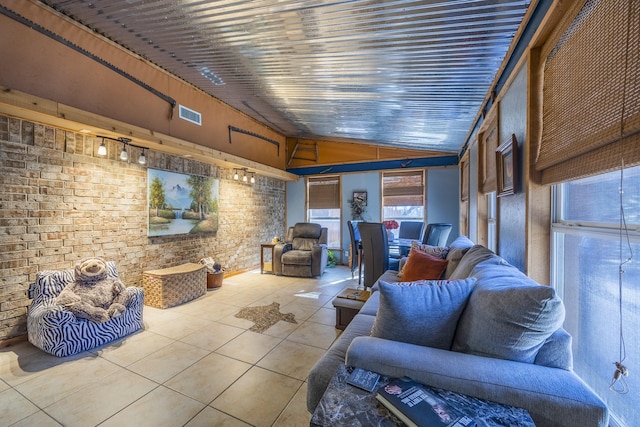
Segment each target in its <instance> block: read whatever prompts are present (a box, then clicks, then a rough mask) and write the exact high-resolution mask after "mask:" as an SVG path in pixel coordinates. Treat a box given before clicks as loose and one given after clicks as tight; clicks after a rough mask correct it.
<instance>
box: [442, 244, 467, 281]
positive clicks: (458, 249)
mask: <svg viewBox="0 0 640 427" xmlns="http://www.w3.org/2000/svg"><path fill="white" fill-rule="evenodd" d="M471 247H473V242H472V241H471V240H469V239H468V238H467V237H465V236H458V237H457V238H456V239H455V240H454V241H453V242H451V244H450V245H449V250H448V251H447V256H446V258H445V259H446V260H447V261H449V263H448V264H447V270H446V271H445V273H444V277H445V278H447V279H448V278H449V277H450V276H451V274H452V273H453V272H454V271H455V269H456V267H457V266H458V263H460V260H461V259H462V257H463V256H464V254H466V253H467V251H469V249H471Z"/></svg>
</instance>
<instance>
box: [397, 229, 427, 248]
mask: <svg viewBox="0 0 640 427" xmlns="http://www.w3.org/2000/svg"><path fill="white" fill-rule="evenodd" d="M423 229H424V222H422V221H402V222H401V223H400V229H399V230H398V238H399V239H411V240H420V239H421V238H422V230H423ZM398 252H399V255H400V256H406V255H407V254H408V253H409V249H408V248H398Z"/></svg>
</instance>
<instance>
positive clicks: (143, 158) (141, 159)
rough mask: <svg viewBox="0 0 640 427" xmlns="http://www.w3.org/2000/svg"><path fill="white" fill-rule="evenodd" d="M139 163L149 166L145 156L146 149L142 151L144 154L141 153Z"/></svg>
mask: <svg viewBox="0 0 640 427" xmlns="http://www.w3.org/2000/svg"><path fill="white" fill-rule="evenodd" d="M138 163H140V164H141V165H146V164H147V158H146V157H145V156H144V148H143V149H142V152H141V153H140V157H138Z"/></svg>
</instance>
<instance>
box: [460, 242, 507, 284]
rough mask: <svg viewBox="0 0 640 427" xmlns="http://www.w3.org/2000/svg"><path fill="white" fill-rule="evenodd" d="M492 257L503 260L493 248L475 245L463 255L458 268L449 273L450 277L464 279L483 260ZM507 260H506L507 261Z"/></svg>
mask: <svg viewBox="0 0 640 427" xmlns="http://www.w3.org/2000/svg"><path fill="white" fill-rule="evenodd" d="M491 258H494V259H496V262H498V260H501V259H502V258H500V257H498V256H497V255H496V254H495V253H493V251H492V250H490V249H487V248H485V247H484V246H482V245H475V246H474V247H472V248H471V249H469V250H468V251H467V252H466V253H465V254H464V255H463V256H462V259H461V260H460V262H459V263H458V266H457V267H456V269H455V270H454V271H453V272H452V273H451V274H450V275H449V279H451V280H455V279H463V278H465V277H469V276H471V271H472V270H473V269H474V267H475V266H476V265H478V264H479V263H481V262H482V261H486V260H489V259H491ZM505 262H506V261H505Z"/></svg>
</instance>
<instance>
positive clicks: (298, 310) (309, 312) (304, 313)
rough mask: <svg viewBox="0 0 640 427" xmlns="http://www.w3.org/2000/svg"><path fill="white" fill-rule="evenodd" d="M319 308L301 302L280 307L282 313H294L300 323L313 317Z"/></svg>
mask: <svg viewBox="0 0 640 427" xmlns="http://www.w3.org/2000/svg"><path fill="white" fill-rule="evenodd" d="M316 311H318V307H317V306H315V305H309V304H305V303H303V302H301V301H299V300H296V301H292V302H290V303H289V304H287V305H284V306H280V312H281V313H293V314H295V316H296V320H297V321H298V322H300V323H302V322H304V321H305V320H307V319H308V318H309V317H311V316H313V315H314V314H315V313H316Z"/></svg>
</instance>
